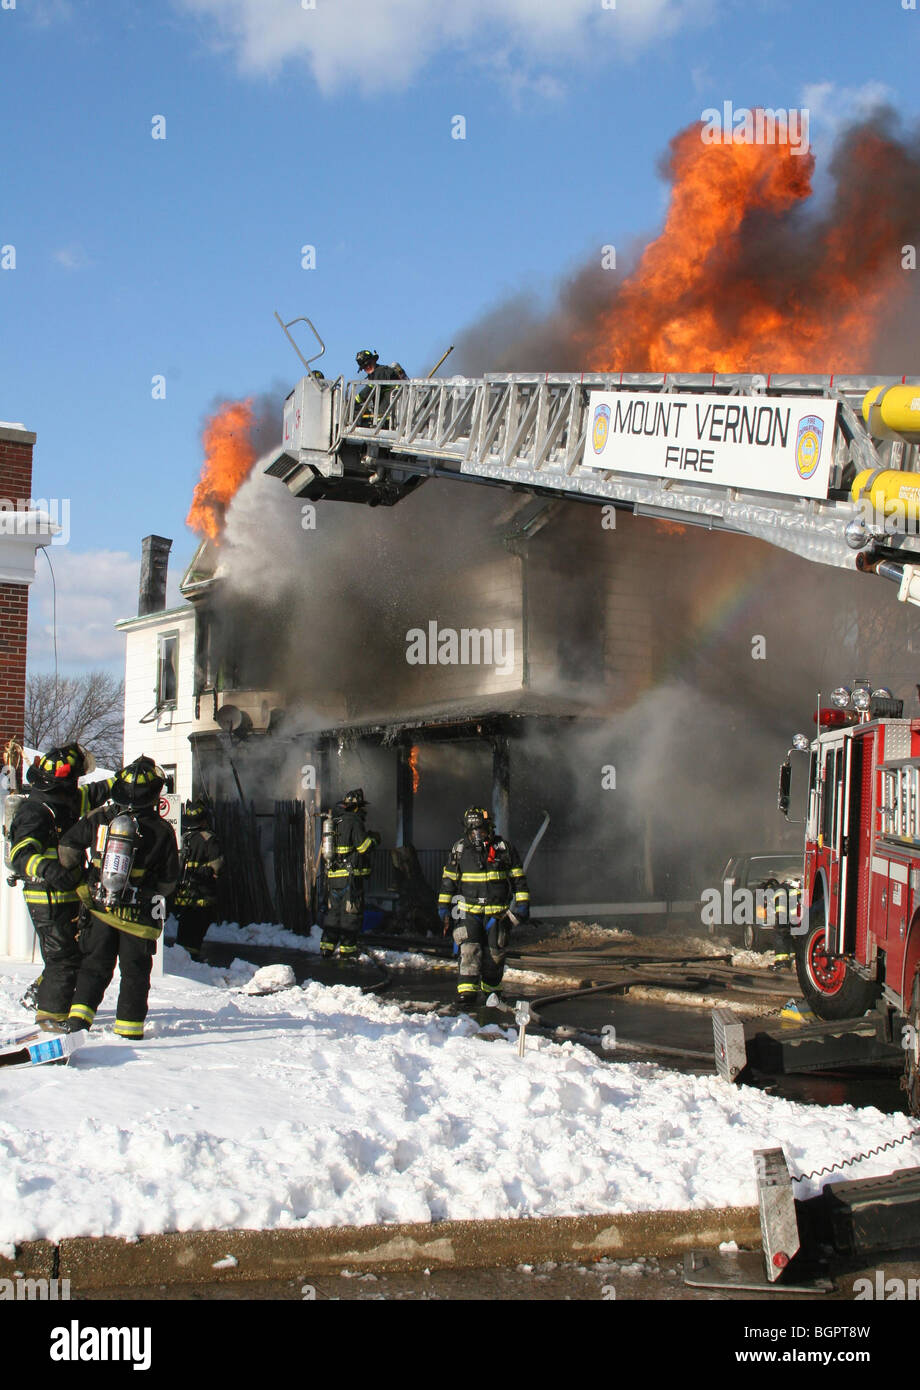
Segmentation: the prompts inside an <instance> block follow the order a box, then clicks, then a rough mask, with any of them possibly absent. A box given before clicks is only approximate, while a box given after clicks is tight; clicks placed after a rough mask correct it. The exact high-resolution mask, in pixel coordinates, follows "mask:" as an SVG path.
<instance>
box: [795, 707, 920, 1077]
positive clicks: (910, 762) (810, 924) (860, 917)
mask: <svg viewBox="0 0 920 1390" xmlns="http://www.w3.org/2000/svg"><path fill="white" fill-rule="evenodd" d="M856 718H857V716H853V715H849V714H846V715H845V714H842V713H841V712H840V711H838V710H826V711H822V712H821V723H822V729H821V732H820V733H819V736H818V738H817V739H816V740H815V741H814V742H813V743H812V745H811V763H810V769H809V790H808V809H807V819H806V827H805V864H804V878H803V885H802V902H803V908H804V911H803V915H802V921H801V923H800V924H799V925H798V926H797V927H796V928H795V930H794V936H795V940H796V959H797V968H798V974H799V981H800V983H801V985H802V989H803V991H804V993H805V995H806V998H807V999H808V1001H809V1002H810V1003H811V1005H812V1007H813V1008H814V1010H815V1012H816V1013H817V1014H818V1015H819V1016H821V1017H822V1018H829V1019H831V1018H844V1017H849V1018H853V1017H856V1016H858V1015H859V1014H861V1013H863V1012H864V1011H865V1010H866V1009H867V1008H870V1007H872V1005H873V1004H874V1003H876V1002H880V1001H884V1002H886V1003H887V1004H888V1005H889V1006H890V1007H891V1008H892V1009H893V1010H894V1011H896V1013H898V1014H901V1015H903V1016H904V1018H905V1019H909V1020H910V1022H911V1023H913V1024H914V1026H915V1028H916V1027H917V1025H918V1024H920V1018H916V1017H914V1016H913V1015H914V1014H915V1013H917V1012H918V1011H920V973H918V972H920V719H899V718H892V719H889V718H876V719H870V720H867V721H866V722H863V723H859V722H855V721H856ZM825 721H827V722H828V723H833V725H834V727H831V728H830V729H827V728H825V727H824V725H825ZM905 1036H909V1034H908V1033H907V1031H906V1030H905ZM908 1050H909V1048H908ZM915 1051H916V1048H915ZM908 1060H910V1059H908ZM915 1060H917V1059H916V1058H915ZM908 1070H910V1068H909V1067H908ZM915 1070H916V1068H915Z"/></svg>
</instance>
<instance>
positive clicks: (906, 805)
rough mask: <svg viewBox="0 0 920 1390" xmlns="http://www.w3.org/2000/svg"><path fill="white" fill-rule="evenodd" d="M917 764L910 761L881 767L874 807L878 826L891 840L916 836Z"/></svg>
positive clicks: (919, 789)
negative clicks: (876, 807)
mask: <svg viewBox="0 0 920 1390" xmlns="http://www.w3.org/2000/svg"><path fill="white" fill-rule="evenodd" d="M918 783H920V768H918V766H917V764H916V763H914V762H911V763H908V764H906V765H903V766H901V767H897V768H890V769H889V768H883V769H882V781H881V793H882V799H881V803H880V805H879V808H878V812H879V830H880V831H881V833H882V834H883V835H889V836H891V838H892V839H895V840H917V839H918V838H920V823H918V809H920V807H918V803H920V785H918Z"/></svg>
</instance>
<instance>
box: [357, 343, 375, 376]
mask: <svg viewBox="0 0 920 1390" xmlns="http://www.w3.org/2000/svg"><path fill="white" fill-rule="evenodd" d="M355 361H356V362H357V364H358V366H359V367H360V368H361V370H362V372H363V371H366V370H367V368H368V367H372V366H376V365H377V353H376V352H373V351H372V350H371V349H370V348H362V349H361V351H360V352H359V353H358V354H357V356H356V357H355Z"/></svg>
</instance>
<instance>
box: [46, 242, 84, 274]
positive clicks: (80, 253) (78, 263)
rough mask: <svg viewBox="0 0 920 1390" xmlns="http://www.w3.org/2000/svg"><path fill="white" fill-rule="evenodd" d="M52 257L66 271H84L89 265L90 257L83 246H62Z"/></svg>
mask: <svg viewBox="0 0 920 1390" xmlns="http://www.w3.org/2000/svg"><path fill="white" fill-rule="evenodd" d="M51 256H52V260H54V261H55V262H56V263H57V264H58V265H59V266H62V267H63V269H64V270H83V269H84V267H85V266H88V265H89V256H87V254H86V252H85V251H84V249H83V247H82V246H62V247H61V248H60V249H59V250H57V251H53V252H52V253H51Z"/></svg>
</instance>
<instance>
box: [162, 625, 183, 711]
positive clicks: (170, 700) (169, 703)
mask: <svg viewBox="0 0 920 1390" xmlns="http://www.w3.org/2000/svg"><path fill="white" fill-rule="evenodd" d="M178 691H179V634H178V632H161V633H160V635H159V638H158V639H157V709H175V708H176V698H177V696H178Z"/></svg>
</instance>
